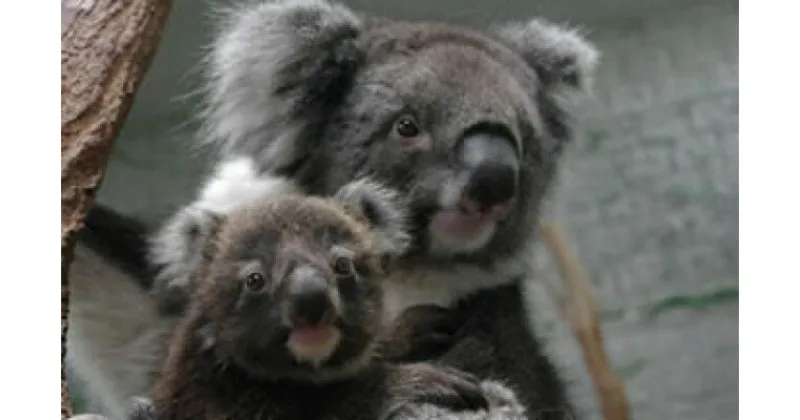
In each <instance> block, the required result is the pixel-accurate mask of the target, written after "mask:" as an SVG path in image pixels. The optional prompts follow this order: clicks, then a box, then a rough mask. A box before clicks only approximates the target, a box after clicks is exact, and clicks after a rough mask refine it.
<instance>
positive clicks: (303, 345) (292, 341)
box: [286, 323, 342, 367]
mask: <svg viewBox="0 0 800 420" xmlns="http://www.w3.org/2000/svg"><path fill="white" fill-rule="evenodd" d="M341 337H342V332H341V329H340V328H338V327H337V326H336V325H334V324H329V323H325V324H316V325H302V326H296V327H293V328H292V329H291V330H290V331H289V338H288V339H287V341H286V346H287V347H288V349H289V351H290V352H291V353H292V355H293V356H294V358H295V359H296V360H297V361H298V362H307V363H309V364H311V365H313V366H315V367H318V366H319V365H320V364H322V363H324V362H325V361H327V360H328V359H329V358H330V357H331V356H332V355H333V353H334V351H335V350H336V347H337V346H338V345H339V341H340V340H341Z"/></svg>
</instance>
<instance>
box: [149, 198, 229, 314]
mask: <svg viewBox="0 0 800 420" xmlns="http://www.w3.org/2000/svg"><path fill="white" fill-rule="evenodd" d="M217 220H218V219H217V216H216V215H214V214H213V213H211V212H210V211H208V210H204V209H200V208H196V207H194V206H191V205H190V206H187V207H184V208H183V209H181V210H180V211H178V212H177V213H176V214H175V215H174V216H173V217H172V218H171V219H169V220H168V221H167V223H166V224H165V225H164V227H163V228H161V230H160V231H159V232H157V233H156V234H155V235H154V236H153V237H152V238H151V239H150V252H149V257H150V262H151V264H152V265H153V266H154V267H156V269H157V274H156V277H155V279H154V281H153V290H152V293H153V295H154V296H155V298H156V300H157V301H158V303H159V308H160V309H161V310H162V311H163V312H166V313H178V312H181V311H182V310H183V309H184V307H185V306H186V303H187V302H188V300H189V296H190V295H191V293H192V289H193V281H192V278H193V276H194V274H195V273H196V271H197V269H198V268H199V266H200V264H201V261H202V257H203V255H202V254H203V247H204V246H205V243H206V241H207V240H208V239H209V237H210V236H211V235H212V232H213V227H214V226H215V223H216V222H217Z"/></svg>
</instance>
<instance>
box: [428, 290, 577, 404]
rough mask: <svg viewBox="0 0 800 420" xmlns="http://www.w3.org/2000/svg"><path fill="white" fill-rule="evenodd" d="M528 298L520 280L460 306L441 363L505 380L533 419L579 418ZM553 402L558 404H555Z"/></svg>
mask: <svg viewBox="0 0 800 420" xmlns="http://www.w3.org/2000/svg"><path fill="white" fill-rule="evenodd" d="M522 299H523V296H522V291H521V289H520V287H519V284H516V283H515V284H511V285H507V286H501V287H498V288H495V289H492V290H487V291H482V292H480V293H478V294H477V295H475V296H474V297H473V298H471V299H469V300H467V301H465V302H463V303H462V304H461V305H459V307H458V308H456V310H455V311H456V313H457V317H458V318H459V321H460V325H461V326H460V328H459V331H458V332H457V333H456V335H455V344H454V345H453V346H452V347H451V348H450V349H449V350H448V351H447V352H446V353H445V354H444V355H443V356H441V358H440V362H441V363H442V364H446V365H448V366H452V367H455V368H457V369H461V370H464V371H466V372H469V373H471V374H474V375H476V376H478V377H480V378H482V379H490V378H491V379H495V380H499V381H502V382H503V383H504V384H505V385H506V386H507V387H508V388H507V389H505V391H503V390H499V392H501V393H504V392H505V393H508V394H507V395H508V397H509V398H511V399H510V400H508V401H510V402H511V404H512V405H514V404H515V403H516V401H517V400H518V401H519V403H521V404H522V405H523V406H524V408H525V412H526V414H527V416H528V418H530V419H537V420H565V419H568V420H572V419H575V418H576V417H575V416H576V413H575V409H574V407H573V406H572V404H571V403H570V401H569V398H568V396H567V393H566V387H565V384H564V383H562V381H561V379H560V376H559V375H558V372H556V370H555V368H554V366H553V364H552V363H551V361H550V359H549V358H548V356H547V355H546V354H545V353H544V349H543V348H542V344H541V343H540V342H539V340H538V339H537V337H536V335H535V334H534V332H533V331H532V329H531V327H530V325H529V323H528V314H527V309H526V308H525V306H524V304H523V301H522ZM497 386H500V385H499V384H497ZM514 395H516V398H517V400H514V398H513V396H514ZM553 401H557V402H558V403H557V404H555V406H554V404H553V403H552V402H553ZM546 402H549V403H548V404H546ZM455 418H458V419H462V420H472V419H474V418H475V417H468V416H467V417H462V416H459V417H455ZM489 418H493V417H489ZM494 418H497V419H500V418H508V419H509V420H511V419H518V418H520V417H514V416H513V415H512V416H511V417H502V416H501V417H494Z"/></svg>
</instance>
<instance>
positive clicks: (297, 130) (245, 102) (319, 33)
mask: <svg viewBox="0 0 800 420" xmlns="http://www.w3.org/2000/svg"><path fill="white" fill-rule="evenodd" d="M218 15H219V16H220V17H221V18H220V19H219V24H218V26H219V28H218V30H217V36H215V38H214V41H213V42H212V44H211V47H210V53H209V55H208V57H207V61H206V63H205V64H206V67H205V70H206V77H207V92H206V98H205V99H206V101H205V102H206V103H205V107H206V109H205V114H204V115H203V117H204V118H203V120H204V128H205V131H206V132H205V133H203V137H204V139H205V141H206V142H207V143H211V144H214V145H216V146H219V147H220V148H221V150H222V152H223V153H225V154H228V155H247V156H251V157H253V158H255V159H256V161H257V163H258V164H259V169H264V170H272V171H281V170H286V169H287V168H290V167H294V166H296V165H297V163H298V162H299V161H302V160H303V158H304V156H305V154H307V153H308V151H309V150H311V149H312V148H313V147H314V146H315V143H313V142H314V141H316V140H318V139H317V137H316V136H315V135H314V130H315V124H319V121H318V120H319V115H322V114H324V113H325V110H326V109H328V108H329V107H331V106H335V103H336V100H337V99H336V98H337V97H338V96H337V95H339V93H338V92H339V91H340V90H341V86H342V85H345V84H346V82H347V78H348V77H350V76H351V75H352V73H353V72H354V70H355V69H356V67H357V65H358V63H359V62H360V57H361V53H360V49H359V48H358V47H357V45H356V42H355V40H356V38H357V37H358V35H359V34H360V32H361V26H362V24H361V21H360V19H359V17H358V16H356V14H355V13H354V12H352V11H351V10H350V9H348V8H347V7H345V6H343V5H340V4H338V3H332V2H327V1H324V0H283V1H264V0H261V1H257V2H252V1H250V2H243V4H239V5H236V6H232V7H230V8H228V9H226V10H221V11H219V12H218ZM309 142H311V143H309Z"/></svg>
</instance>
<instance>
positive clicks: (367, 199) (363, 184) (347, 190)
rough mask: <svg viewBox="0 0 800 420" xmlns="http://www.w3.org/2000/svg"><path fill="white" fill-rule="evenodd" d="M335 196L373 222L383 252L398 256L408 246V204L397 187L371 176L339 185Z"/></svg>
mask: <svg viewBox="0 0 800 420" xmlns="http://www.w3.org/2000/svg"><path fill="white" fill-rule="evenodd" d="M334 199H336V200H338V201H341V202H342V203H344V204H345V206H346V207H347V208H348V209H350V211H351V212H352V213H353V214H355V215H356V216H357V217H358V218H359V219H362V220H365V221H366V222H367V223H369V224H370V226H371V227H372V230H373V232H375V237H376V239H377V241H376V243H377V246H378V247H379V248H380V250H379V252H380V253H382V254H384V255H386V256H390V257H396V256H400V255H402V254H404V253H405V252H406V251H407V250H408V248H409V246H410V244H411V236H410V233H409V231H408V229H409V228H408V217H409V211H408V204H407V203H406V200H404V199H403V198H402V197H401V196H400V194H398V193H397V192H396V191H394V190H392V189H390V188H388V187H386V186H384V185H381V184H379V183H377V182H375V181H372V180H370V179H360V180H357V181H353V182H351V183H349V184H346V185H345V186H343V187H342V188H340V189H339V191H337V192H336V194H335V196H334Z"/></svg>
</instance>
